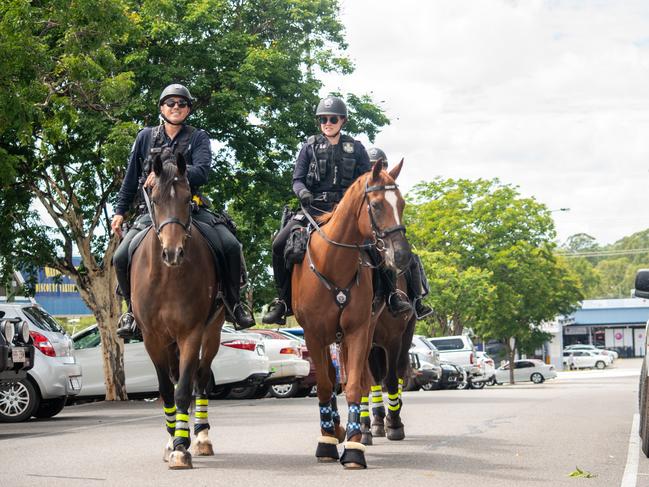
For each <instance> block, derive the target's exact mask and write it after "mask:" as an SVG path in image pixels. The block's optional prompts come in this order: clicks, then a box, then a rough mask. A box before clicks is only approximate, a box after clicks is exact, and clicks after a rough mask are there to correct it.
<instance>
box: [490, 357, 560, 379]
mask: <svg viewBox="0 0 649 487" xmlns="http://www.w3.org/2000/svg"><path fill="white" fill-rule="evenodd" d="M509 377H510V375H509V363H506V364H504V365H503V366H501V367H499V368H498V369H496V381H497V383H498V384H504V383H505V382H509ZM556 377H557V372H556V371H555V370H554V366H552V365H547V364H545V363H544V362H542V361H541V360H536V359H525V360H515V361H514V382H534V383H535V384H541V383H542V382H545V381H546V380H548V379H554V378H556Z"/></svg>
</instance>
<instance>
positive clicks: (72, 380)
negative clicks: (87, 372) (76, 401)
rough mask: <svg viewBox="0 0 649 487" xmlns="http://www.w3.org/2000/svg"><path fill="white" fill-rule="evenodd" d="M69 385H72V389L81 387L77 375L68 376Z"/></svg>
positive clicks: (76, 389)
mask: <svg viewBox="0 0 649 487" xmlns="http://www.w3.org/2000/svg"><path fill="white" fill-rule="evenodd" d="M70 387H72V390H73V391H78V390H79V389H81V381H80V380H79V378H78V377H70Z"/></svg>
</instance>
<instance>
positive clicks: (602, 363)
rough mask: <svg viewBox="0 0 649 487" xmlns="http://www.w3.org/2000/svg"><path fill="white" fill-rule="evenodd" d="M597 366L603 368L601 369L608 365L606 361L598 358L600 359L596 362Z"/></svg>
mask: <svg viewBox="0 0 649 487" xmlns="http://www.w3.org/2000/svg"><path fill="white" fill-rule="evenodd" d="M595 367H596V368H598V369H600V370H601V369H603V368H605V367H606V364H605V363H604V362H602V361H601V360H598V361H597V362H596V363H595Z"/></svg>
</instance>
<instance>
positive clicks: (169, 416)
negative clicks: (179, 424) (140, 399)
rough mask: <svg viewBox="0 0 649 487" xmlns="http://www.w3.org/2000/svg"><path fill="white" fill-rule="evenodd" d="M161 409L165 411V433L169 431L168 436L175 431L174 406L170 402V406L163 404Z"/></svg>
mask: <svg viewBox="0 0 649 487" xmlns="http://www.w3.org/2000/svg"><path fill="white" fill-rule="evenodd" d="M163 409H164V412H165V426H166V427H167V433H169V435H170V436H173V435H174V432H175V431H176V406H175V405H173V404H172V405H171V406H164V407H163Z"/></svg>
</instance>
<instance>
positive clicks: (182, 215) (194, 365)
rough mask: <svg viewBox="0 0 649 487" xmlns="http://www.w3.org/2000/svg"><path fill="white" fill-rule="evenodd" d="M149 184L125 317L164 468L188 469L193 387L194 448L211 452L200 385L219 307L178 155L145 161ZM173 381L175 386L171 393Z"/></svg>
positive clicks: (216, 340)
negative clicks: (154, 394) (156, 398)
mask: <svg viewBox="0 0 649 487" xmlns="http://www.w3.org/2000/svg"><path fill="white" fill-rule="evenodd" d="M153 171H154V172H155V175H156V183H155V186H154V187H153V189H152V190H151V194H150V198H149V196H148V194H147V193H145V195H144V196H145V200H146V202H147V207H148V210H149V213H150V215H151V220H152V222H153V226H152V228H149V230H148V233H147V235H146V236H145V237H144V239H143V241H142V243H141V244H140V246H139V248H138V249H137V250H136V251H135V254H134V255H133V258H132V262H131V272H130V278H131V282H132V304H133V314H134V316H135V319H136V321H137V323H138V324H139V325H140V327H141V330H142V335H143V337H144V346H145V347H146V350H147V352H148V353H149V356H150V357H151V361H152V362H153V365H154V366H155V369H156V374H157V376H158V384H159V387H160V396H161V397H162V400H163V403H164V413H165V417H166V426H167V431H168V433H169V434H170V435H171V438H170V439H169V441H168V443H167V446H166V448H165V454H164V459H165V461H168V462H169V468H171V469H182V468H192V461H191V454H190V453H189V451H188V450H189V446H190V435H189V406H190V403H191V399H192V393H193V392H196V407H195V411H196V412H195V421H194V434H195V435H196V437H197V438H196V444H195V448H194V453H195V454H198V455H213V454H214V453H213V450H212V444H211V441H210V439H209V437H208V430H209V423H208V421H207V395H206V388H207V385H208V382H209V379H210V364H211V363H212V360H213V359H214V356H215V355H216V353H217V351H218V349H219V345H220V335H221V327H222V326H223V321H224V311H223V307H222V306H221V307H220V308H218V309H217V307H216V305H215V303H216V298H217V293H218V290H219V283H218V276H217V275H216V271H215V267H214V263H213V257H212V253H211V250H210V248H209V244H208V242H207V240H205V238H204V237H203V236H202V235H201V234H200V232H198V231H196V227H195V226H194V224H193V223H192V217H191V214H192V206H191V199H192V192H191V189H190V187H189V181H188V180H187V172H186V171H187V168H186V164H185V160H184V158H183V156H182V154H179V155H178V156H177V158H174V155H173V154H172V153H171V151H170V150H168V149H164V150H163V151H162V154H158V155H157V156H156V158H155V159H154V161H153ZM174 383H175V384H176V388H175V391H174Z"/></svg>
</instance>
